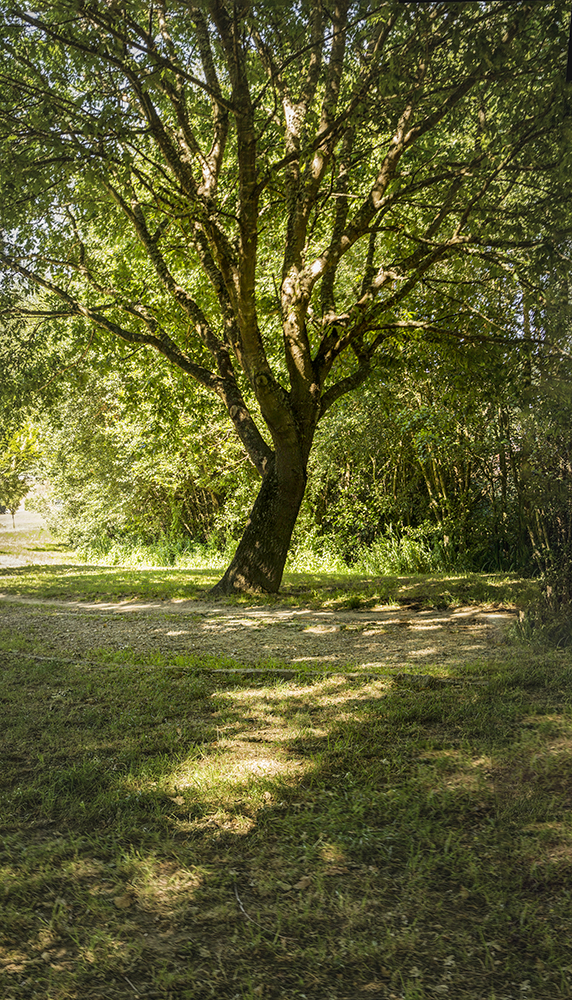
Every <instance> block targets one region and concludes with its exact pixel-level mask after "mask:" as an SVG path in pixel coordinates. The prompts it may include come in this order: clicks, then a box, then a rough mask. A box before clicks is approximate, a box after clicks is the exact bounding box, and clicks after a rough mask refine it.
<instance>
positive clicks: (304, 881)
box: [294, 875, 312, 889]
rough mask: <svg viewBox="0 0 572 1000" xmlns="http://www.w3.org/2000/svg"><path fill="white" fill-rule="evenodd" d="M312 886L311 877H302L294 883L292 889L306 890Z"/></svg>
mask: <svg viewBox="0 0 572 1000" xmlns="http://www.w3.org/2000/svg"><path fill="white" fill-rule="evenodd" d="M311 884H312V876H311V875H302V878H301V879H300V880H299V881H298V882H295V883H294V889H307V888H308V886H309V885H311Z"/></svg>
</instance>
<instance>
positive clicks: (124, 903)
mask: <svg viewBox="0 0 572 1000" xmlns="http://www.w3.org/2000/svg"><path fill="white" fill-rule="evenodd" d="M113 902H114V904H115V906H116V907H117V909H118V910H128V909H129V907H130V906H132V905H133V896H131V895H129V893H127V892H126V893H124V894H123V896H115V897H114V900H113Z"/></svg>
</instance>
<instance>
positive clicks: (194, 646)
mask: <svg viewBox="0 0 572 1000" xmlns="http://www.w3.org/2000/svg"><path fill="white" fill-rule="evenodd" d="M514 616H515V612H514V611H513V610H511V609H509V608H500V609H499V608H488V609H487V608H475V607H461V608H454V609H450V610H448V611H434V610H431V611H415V610H411V609H408V608H387V607H379V608H373V609H371V608H368V609H367V610H366V611H361V612H360V611H315V610H304V609H298V608H295V609H293V608H285V607H283V608H280V607H278V608H276V607H274V608H272V609H266V608H258V607H252V608H246V609H244V608H240V609H236V608H228V607H224V606H216V605H212V604H201V603H198V602H195V601H179V602H176V601H166V602H159V601H157V602H153V603H147V604H144V603H139V602H126V601H125V602H118V603H98V604H88V603H83V602H63V601H50V600H35V599H33V598H18V597H9V596H7V595H0V627H1V628H2V631H3V635H4V643H5V644H6V638H7V637H8V636H9V635H10V633H13V634H19V635H25V636H26V638H28V639H32V640H33V641H34V642H35V643H37V644H38V645H40V646H41V647H42V648H43V649H44V650H46V651H49V652H58V653H62V654H64V653H65V654H66V655H67V656H74V657H77V656H80V657H83V658H89V654H90V653H92V652H93V651H94V650H101V649H110V650H120V649H125V648H131V649H133V650H134V651H136V652H138V653H152V652H153V651H161V652H162V653H164V654H166V655H169V654H173V655H177V654H185V655H189V654H197V655H209V656H216V657H221V658H225V659H227V658H230V659H231V660H236V661H237V662H240V663H243V664H252V665H255V664H257V663H260V662H263V661H268V660H272V661H274V662H275V663H282V664H288V665H289V664H298V663H299V664H301V663H304V664H311V665H313V666H315V667H316V668H317V669H322V668H323V669H326V668H336V667H344V666H347V665H351V666H354V667H358V668H362V669H363V668H368V669H376V668H377V669H379V668H385V667H392V668H394V669H403V668H405V669H407V670H419V671H420V672H422V671H423V669H424V668H425V667H428V666H434V665H436V664H444V665H445V664H446V665H450V666H453V665H454V664H455V663H457V662H460V661H464V662H470V661H471V660H474V659H476V658H479V659H480V658H482V657H491V656H495V655H498V652H499V649H498V647H499V644H500V643H502V642H503V641H504V639H505V634H506V629H507V626H508V625H509V624H510V622H511V621H513V620H514Z"/></svg>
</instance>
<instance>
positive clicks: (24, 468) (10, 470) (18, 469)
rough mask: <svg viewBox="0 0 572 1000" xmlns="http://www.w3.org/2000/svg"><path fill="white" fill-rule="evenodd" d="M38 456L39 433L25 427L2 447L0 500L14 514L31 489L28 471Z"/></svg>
mask: <svg viewBox="0 0 572 1000" xmlns="http://www.w3.org/2000/svg"><path fill="white" fill-rule="evenodd" d="M37 458H38V443H37V434H36V432H35V431H34V430H33V428H31V427H23V428H21V429H20V430H19V431H16V432H15V433H14V434H12V435H11V436H10V437H8V438H6V439H5V440H4V441H3V444H2V447H1V449H0V500H1V502H2V505H3V506H4V507H7V508H8V510H9V511H10V513H11V515H12V526H13V527H15V522H14V515H15V513H16V511H17V510H18V507H19V506H20V504H21V502H22V500H23V499H24V497H25V496H26V494H27V492H28V490H29V489H30V482H29V479H28V473H29V472H30V470H31V469H32V468H33V466H34V463H35V461H36V459H37Z"/></svg>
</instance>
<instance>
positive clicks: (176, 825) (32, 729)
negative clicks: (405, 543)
mask: <svg viewBox="0 0 572 1000" xmlns="http://www.w3.org/2000/svg"><path fill="white" fill-rule="evenodd" d="M38 569H41V567H32V568H31V569H29V570H28V569H26V568H25V567H15V568H14V570H15V572H14V574H9V573H8V574H7V575H6V571H4V574H3V577H2V580H1V582H0V590H2V591H4V592H5V591H6V590H7V589H8V588H9V587H11V588H12V589H11V592H12V593H14V592H17V591H18V589H19V588H20V592H24V593H28V594H29V593H35V594H37V595H40V596H45V595H46V589H45V587H46V586H47V587H48V588H49V587H50V586H52V585H53V586H55V585H56V583H57V577H58V568H57V567H56V566H53V567H51V571H52V573H53V575H52V576H49V575H47V574H46V576H43V577H42V575H41V574H38V575H36V576H35V575H34V574H37V571H38ZM49 569H50V567H47V568H46V570H49ZM69 570H70V575H69V576H68V577H63V578H62V579H63V581H64V584H63V592H60V593H59V595H58V596H60V597H62V596H63V597H65V596H68V597H71V596H83V597H89V593H88V592H85V591H83V590H81V589H74V587H75V588H80V584H79V583H77V582H73V581H74V580H75V581H77V580H79V581H81V580H82V579H84V578H83V577H82V575H81V574H79V575H78V576H76V577H73V576H72V573H74V572H77V570H78V567H75V568H74V567H71V566H70V567H69ZM85 571H86V573H87V572H88V569H87V568H85ZM97 572H98V570H97V568H95V569H94V573H97ZM114 572H116V573H117V574H118V575H113V574H114ZM18 574H19V575H18ZM120 574H121V571H120V570H117V571H111V572H110V574H109V575H108V574H107V573H106V574H105V575H104V576H101V577H100V579H101V580H102V581H103V582H104V584H105V587H103V586H102V590H101V594H102V596H103V595H105V596H106V597H109V596H110V591H109V590H108V589H106V588H107V587H109V588H110V590H112V592H113V594H114V596H120V594H119V591H120V590H121V587H122V586H123V583H122V582H121V575H120ZM170 577H171V575H170V574H166V575H165V577H164V580H163V586H164V588H165V589H164V590H162V584H161V575H160V574H156V575H155V576H154V578H153V586H154V587H156V588H157V591H156V593H155V595H154V596H166V595H167V594H169V595H170V596H173V594H172V593H171V592H169V590H168V587H169V585H170V583H171V582H172V581H171V579H170ZM34 580H35V582H33V581H34ZM66 580H67V581H68V583H65V581H66ZM463 580H464V582H462V586H463V587H464V588H465V589H464V590H463V591H462V593H463V595H464V599H465V598H466V597H467V590H466V587H467V585H470V586H474V588H475V590H473V592H472V595H473V597H474V599H475V600H476V599H477V597H476V596H475V595H476V593H477V592H479V591H477V588H478V587H480V588H481V590H480V593H481V595H482V596H481V597H480V598H479V599H480V600H487V601H488V600H489V599H491V597H490V595H491V589H490V588H492V587H493V586H494V585H495V580H496V583H497V585H498V589H497V590H496V591H495V594H496V595H497V597H498V596H499V595H500V594H502V597H500V600H501V601H507V600H509V599H510V596H511V593H512V596H513V597H514V595H515V591H516V590H517V589H518V587H519V586H520V587H521V590H520V593H522V586H523V585H521V584H519V583H518V581H516V580H511V579H507V578H504V582H503V581H502V580H500V579H499V578H493V577H487V578H484V577H475V578H463ZM42 581H47V585H46V584H45V583H42ZM70 581H72V582H71V583H70ZM84 582H85V581H84ZM433 582H434V583H435V588H436V590H435V592H433V593H431V592H430V590H428V587H429V588H430V586H431V581H429V580H408V581H405V580H402V581H398V585H399V587H403V588H405V589H404V590H401V591H399V592H398V594H397V596H398V597H399V595H400V594H401V596H402V599H407V600H417V601H420V602H421V603H422V602H423V601H427V600H436V599H437V598H438V597H439V596H440V597H441V599H443V600H445V599H446V598H445V594H446V593H448V594H449V598H448V599H449V600H450V601H453V600H455V599H456V598H457V596H458V595H457V593H455V592H454V589H453V588H454V587H455V586H457V584H456V583H455V581H454V580H451V579H449V580H444V579H440V580H437V579H434V580H433ZM180 583H181V581H179V584H180ZM381 583H382V581H362V584H363V587H364V588H367V587H371V588H375V587H379V586H380V585H381ZM179 584H177V585H179ZM143 585H144V584H140V585H139V587H140V588H141V587H142V586H143ZM145 585H146V584H145ZM185 585H186V584H185ZM331 585H332V584H330V583H328V582H327V581H325V586H326V587H329V586H331ZM293 586H294V585H293ZM295 586H296V587H301V586H302V585H301V584H300V583H299V582H298V583H296V584H295ZM313 586H314V588H315V596H312V593H313V592H312V591H311V590H308V591H307V592H306V600H310V599H311V600H318V599H319V595H320V591H319V580H317V579H316V580H315V582H314V584H313ZM33 587H36V588H37V589H36V590H34V589H33ZM26 588H28V589H26ZM66 588H67V589H66ZM113 588H117V589H115V590H114V589H113ZM510 588H512V590H511V589H510ZM135 593H136V594H137V595H138V596H141V597H143V596H150V595H149V594H148V593H144V592H143V590H142V589H136V591H135ZM324 593H325V600H326V601H327V600H330V599H336V600H337V599H338V598H336V597H334V598H332V595H331V594H329V592H328V591H327V590H326V591H324ZM403 595H405V597H403ZM92 596H93V592H92ZM184 596H190V595H189V594H184ZM356 596H357V597H360V591H359V589H358V590H357V591H356V592H354V590H352V589H351V588H350V591H349V598H348V599H350V600H351V599H352V598H353V597H356ZM362 596H363V595H362ZM468 596H469V597H471V593H470V592H469V594H468ZM294 598H295V599H296V601H303V600H304V591H303V590H301V589H300V590H298V592H297V593H296V594H295V595H294ZM339 599H340V600H341V597H340V598H339ZM360 599H361V598H360ZM367 599H368V600H371V599H372V598H371V597H368V598H367ZM17 650H20V652H17ZM0 664H1V668H2V669H1V675H0V684H1V688H0V734H1V741H2V761H3V766H2V772H1V774H0V834H1V846H0V912H1V913H2V920H1V921H0V996H1V997H2V1000H26V998H42V1000H44V998H46V1000H80V998H81V1000H127V998H136V997H147V998H152V997H153V998H154V997H161V998H165V1000H168V998H172V1000H195V998H197V1000H199V998H200V1000H202V998H208V997H216V998H223V1000H257V998H262V1000H282V998H284V1000H286V998H287V1000H290V998H292V1000H294V998H300V1000H304V998H306V1000H326V998H327V1000H329V998H332V1000H354V998H356V997H357V998H360V997H364V998H367V997H381V998H384V1000H385V998H387V1000H396V998H397V1000H435V998H438V997H445V998H447V997H448V998H450V1000H459V998H464V1000H522V998H528V1000H555V998H560V997H570V996H571V995H572V944H571V943H572V906H571V902H572V899H571V897H572V823H571V811H570V810H571V805H572V757H571V753H570V751H571V749H572V695H571V690H572V689H571V681H572V654H571V653H570V652H559V651H556V652H553V653H544V654H540V653H535V652H533V651H532V650H531V649H529V648H527V647H524V646H521V647H517V646H516V645H515V646H514V647H511V646H510V645H505V646H503V647H502V648H500V649H499V658H498V660H497V661H496V662H493V663H491V662H487V663H486V664H483V663H482V662H481V663H476V662H475V663H466V664H464V665H463V666H462V667H459V666H456V667H454V668H444V669H443V671H442V672H441V675H440V676H439V677H437V676H435V677H432V678H428V677H426V676H424V677H423V678H420V679H417V678H415V677H406V676H395V675H393V676H390V675H389V674H388V675H387V676H386V675H384V674H383V673H380V675H379V677H378V678H376V679H375V680H371V679H369V680H357V679H355V678H354V679H350V678H348V677H343V676H337V677H336V676H330V677H325V676H324V677H319V676H318V677H314V678H308V677H302V676H300V677H298V678H294V679H290V680H288V681H285V680H284V679H280V678H276V677H275V676H273V675H272V673H271V671H269V673H268V675H267V676H266V677H261V678H260V677H259V678H258V679H257V680H255V681H253V679H252V677H246V676H245V677H243V678H240V677H237V676H234V677H232V678H228V677H227V678H225V677H224V676H222V677H221V676H220V675H219V676H218V677H215V676H214V675H212V674H208V673H205V672H203V671H201V670H200V669H197V668H196V666H195V667H193V666H192V665H191V666H186V665H184V663H181V662H180V663H179V664H176V665H169V664H168V663H166V662H164V661H163V662H159V663H150V662H149V658H148V657H146V658H145V660H143V659H139V658H138V656H137V654H136V653H134V652H133V651H129V650H126V651H124V653H123V655H122V662H121V663H118V662H116V661H115V660H114V659H113V658H110V660H109V661H107V662H106V661H105V658H104V657H103V656H101V657H99V659H98V662H97V663H96V664H90V665H88V664H85V663H83V664H80V663H74V662H63V661H62V660H61V659H58V658H57V657H55V656H52V657H51V658H50V657H49V656H45V653H44V654H43V658H39V656H38V655H32V654H31V652H30V646H29V643H28V642H27V636H26V634H25V633H24V632H22V634H19V635H18V634H13V635H12V636H11V640H10V643H9V644H5V645H4V652H0ZM211 665H216V664H214V663H211Z"/></svg>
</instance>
